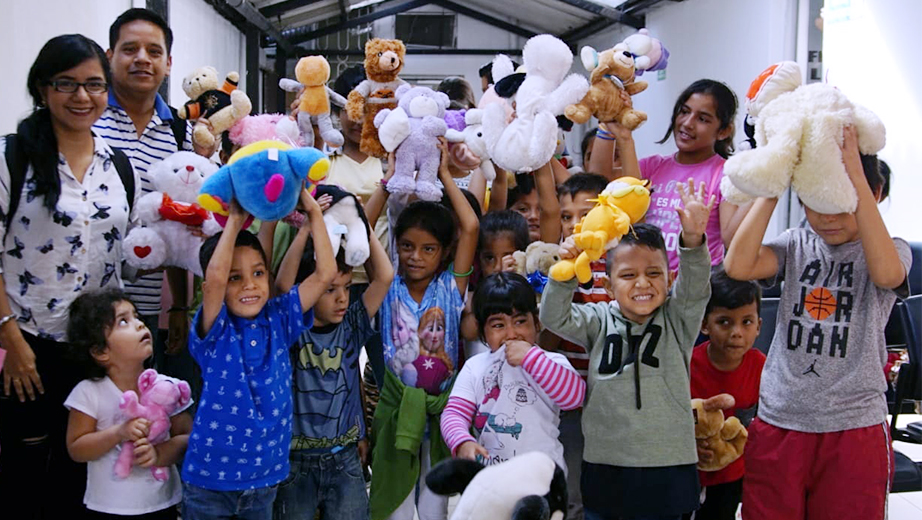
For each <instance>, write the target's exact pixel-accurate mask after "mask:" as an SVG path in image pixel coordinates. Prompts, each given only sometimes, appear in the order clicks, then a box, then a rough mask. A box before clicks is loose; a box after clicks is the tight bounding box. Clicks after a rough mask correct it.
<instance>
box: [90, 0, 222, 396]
mask: <svg viewBox="0 0 922 520" xmlns="http://www.w3.org/2000/svg"><path fill="white" fill-rule="evenodd" d="M172 44H173V31H172V30H170V27H169V25H167V23H166V21H165V20H164V19H163V18H162V17H160V15H158V14H156V13H155V12H153V11H149V10H147V9H129V10H127V11H125V12H124V13H122V14H121V15H120V16H119V17H118V18H116V20H115V22H113V23H112V25H111V26H110V28H109V49H108V50H107V51H106V54H107V56H108V57H109V63H110V65H111V67H112V85H111V88H110V89H109V106H108V107H107V108H106V111H105V112H104V113H103V115H102V117H101V118H100V119H99V120H98V121H97V122H96V125H95V126H94V127H93V130H94V131H95V132H96V134H97V135H99V136H101V137H103V138H104V139H105V140H106V141H108V143H109V144H110V145H111V146H112V147H113V148H119V149H121V150H122V151H124V152H125V154H126V155H127V156H128V158H129V159H130V161H131V165H132V166H133V167H134V169H135V170H137V172H138V174H139V176H140V178H141V184H140V186H138V188H140V191H139V192H138V196H141V195H143V194H144V193H148V192H150V191H153V185H152V183H151V179H150V177H148V175H147V170H148V169H149V168H150V167H151V165H153V164H156V163H157V162H159V161H160V160H162V159H164V158H166V157H168V156H169V155H171V154H173V153H174V152H176V151H177V150H178V149H182V150H193V149H194V151H195V152H196V153H198V154H200V155H203V156H205V157H210V156H211V155H212V154H213V153H214V149H211V150H203V149H198V148H197V147H193V145H192V140H191V131H190V125H188V124H187V123H186V121H183V120H180V119H178V118H177V117H176V115H175V112H174V111H173V110H172V109H171V108H170V107H169V105H167V103H166V102H165V101H164V100H163V98H162V97H161V96H160V94H158V92H157V90H158V89H159V87H160V84H161V83H163V80H164V78H165V77H166V76H167V75H168V74H169V73H170V66H171V65H172V58H171V57H170V50H171V47H172ZM166 273H167V280H168V282H169V284H170V291H171V293H172V295H173V302H174V306H173V308H171V312H170V313H169V316H170V328H169V337H168V340H167V341H168V342H169V347H167V349H166V350H167V351H168V352H171V353H176V354H179V353H182V357H180V358H174V359H170V360H169V361H167V362H165V363H164V361H166V359H168V358H164V357H162V353H163V345H164V344H163V342H162V341H158V342H156V343H158V344H159V347H155V356H156V357H159V358H161V360H160V361H159V362H158V365H161V366H158V367H157V368H158V369H160V370H161V371H164V372H165V373H168V374H170V375H175V376H176V377H181V378H183V379H187V380H189V381H190V382H191V381H192V379H193V378H192V377H191V376H192V373H191V371H192V370H193V363H192V360H191V358H188V353H187V352H186V351H185V343H186V338H187V335H188V331H189V321H188V313H187V312H186V311H187V310H188V309H187V307H186V305H187V303H186V302H187V301H188V279H187V274H186V272H185V271H183V270H181V269H177V268H167V269H166ZM162 284H163V272H162V271H158V272H154V273H149V274H144V275H142V276H138V278H137V280H135V281H134V282H126V283H125V291H126V292H127V293H128V295H129V296H130V297H131V299H132V301H133V302H134V304H135V306H136V307H137V309H138V313H139V314H140V315H141V318H142V319H143V320H144V322H145V324H147V327H148V328H149V329H150V330H151V331H152V332H155V331H157V330H158V328H159V327H158V317H159V314H160V297H161V287H162ZM155 336H156V334H155ZM158 350H159V352H158ZM186 358H188V359H186ZM170 365H179V366H177V367H175V368H174V367H171V366H170ZM171 372H174V373H172V374H171Z"/></svg>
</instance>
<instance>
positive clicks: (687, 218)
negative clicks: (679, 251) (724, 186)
mask: <svg viewBox="0 0 922 520" xmlns="http://www.w3.org/2000/svg"><path fill="white" fill-rule="evenodd" d="M704 190H705V188H704V182H702V183H701V184H699V185H698V191H697V192H696V191H695V182H694V180H693V179H688V187H686V186H685V185H684V184H679V194H680V195H681V197H682V207H681V208H677V209H676V213H678V214H679V221H680V222H681V223H682V245H684V246H685V247H688V248H695V247H698V246H700V245H701V244H702V243H704V232H705V230H706V229H707V225H708V219H709V218H710V216H711V210H712V209H713V208H714V201H715V200H716V199H717V196H716V195H711V198H710V200H708V201H707V202H705V200H704V197H705V193H704Z"/></svg>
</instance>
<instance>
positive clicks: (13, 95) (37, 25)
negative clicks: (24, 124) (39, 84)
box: [0, 0, 131, 134]
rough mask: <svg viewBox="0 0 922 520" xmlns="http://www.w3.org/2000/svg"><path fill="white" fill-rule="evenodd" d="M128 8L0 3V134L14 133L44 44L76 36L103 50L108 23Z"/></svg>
mask: <svg viewBox="0 0 922 520" xmlns="http://www.w3.org/2000/svg"><path fill="white" fill-rule="evenodd" d="M75 4H79V5H75ZM129 7H131V1H130V0H94V1H92V2H87V1H84V2H79V3H78V2H71V1H68V0H2V1H0V48H2V49H6V52H4V53H3V55H4V58H3V71H4V77H3V81H0V99H2V100H3V103H0V134H6V133H9V132H12V131H14V130H15V129H16V124H17V123H18V122H19V120H20V119H22V118H23V117H25V116H27V115H28V114H29V111H30V109H31V108H32V101H31V98H29V93H28V91H27V89H26V78H27V77H28V75H29V67H31V66H32V62H33V61H34V60H35V57H36V56H38V51H39V50H41V48H42V46H43V45H45V42H47V41H48V40H50V39H51V38H53V37H55V36H58V35H60V34H68V33H80V34H83V35H84V36H86V37H88V38H92V39H94V40H96V42H97V43H99V45H100V46H101V47H102V48H103V49H105V48H106V47H108V41H109V24H111V23H112V21H113V20H114V19H115V17H116V16H118V13H121V12H122V11H124V10H126V9H128V8H129Z"/></svg>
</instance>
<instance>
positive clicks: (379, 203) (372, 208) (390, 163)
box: [363, 152, 395, 228]
mask: <svg viewBox="0 0 922 520" xmlns="http://www.w3.org/2000/svg"><path fill="white" fill-rule="evenodd" d="M394 163H395V161H394V153H393V152H391V153H389V154H387V172H386V173H385V174H384V177H383V178H382V179H381V184H379V185H378V188H377V189H375V192H374V193H372V194H371V197H369V198H368V202H366V203H365V207H364V208H363V209H364V210H365V218H366V219H368V224H369V225H370V226H371V227H372V228H374V227H375V222H377V221H378V218H380V217H381V212H382V211H384V206H385V204H387V198H388V196H390V193H389V192H388V191H387V186H386V184H387V181H389V180H390V178H391V177H393V176H394Z"/></svg>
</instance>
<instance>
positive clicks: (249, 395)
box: [182, 190, 336, 520]
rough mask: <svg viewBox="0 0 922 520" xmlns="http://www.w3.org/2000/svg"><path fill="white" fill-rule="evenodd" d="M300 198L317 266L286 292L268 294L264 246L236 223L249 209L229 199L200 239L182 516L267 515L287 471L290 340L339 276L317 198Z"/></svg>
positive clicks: (195, 519)
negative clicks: (198, 380)
mask: <svg viewBox="0 0 922 520" xmlns="http://www.w3.org/2000/svg"><path fill="white" fill-rule="evenodd" d="M301 204H302V205H303V207H304V208H306V209H307V214H308V218H309V221H310V232H311V234H312V235H313V237H314V247H315V251H316V254H317V269H316V270H315V271H314V273H313V274H312V275H311V276H310V277H308V278H306V279H305V280H304V281H303V282H301V284H300V285H298V286H297V287H294V288H292V289H291V290H290V291H289V292H288V293H286V294H283V295H280V296H278V297H275V298H272V299H269V269H268V266H267V264H268V262H267V261H266V256H265V253H264V252H263V249H262V247H261V246H260V243H259V240H257V239H256V237H255V236H254V235H253V234H251V233H249V232H247V231H245V230H244V231H238V230H239V229H240V228H241V226H242V225H243V223H244V221H245V220H246V218H247V216H248V215H247V214H246V213H245V212H244V211H243V209H241V208H240V206H239V205H238V204H237V203H236V201H232V202H231V206H230V216H229V217H228V220H227V225H226V226H225V228H224V232H223V233H219V234H218V235H216V236H214V237H212V238H210V239H208V240H207V241H206V242H205V243H204V244H203V245H202V249H201V252H200V260H201V263H202V270H203V271H204V272H205V281H204V282H203V283H202V291H203V303H202V308H201V309H199V312H198V313H197V314H196V316H195V319H194V320H193V323H192V324H193V333H192V334H190V335H189V351H190V352H191V353H192V356H193V357H194V358H195V360H196V362H198V364H199V365H200V366H201V368H202V379H203V381H204V386H203V389H202V397H201V400H200V401H199V408H198V412H197V414H196V417H195V423H194V425H193V427H192V434H191V436H190V438H189V448H188V450H187V452H186V457H185V460H184V461H183V468H182V477H183V488H184V489H183V507H182V517H183V519H184V520H199V519H206V518H247V519H254V520H255V519H265V520H269V519H271V518H272V503H273V501H274V500H275V491H276V486H277V484H278V483H279V482H281V481H282V480H283V479H284V478H285V477H287V476H288V468H289V465H288V445H289V443H290V442H291V420H292V405H291V365H290V363H289V361H288V348H289V347H290V346H291V345H292V344H293V343H294V342H295V341H297V339H298V336H299V334H300V333H301V331H302V330H303V328H304V323H305V319H304V318H303V317H302V315H303V314H304V313H305V312H306V310H309V309H310V308H311V307H313V305H314V303H315V302H316V301H317V299H318V298H320V296H321V294H323V293H324V291H325V290H326V288H327V286H328V285H329V284H330V282H331V281H332V280H333V277H334V276H335V275H336V263H335V261H334V258H333V251H332V247H331V245H330V239H329V237H328V236H327V232H326V227H325V226H324V224H323V215H322V213H321V211H320V206H319V205H318V204H317V202H316V201H315V200H314V198H313V197H311V195H310V193H308V192H307V191H306V190H302V192H301ZM302 244H303V243H302ZM302 247H303V246H302Z"/></svg>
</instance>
